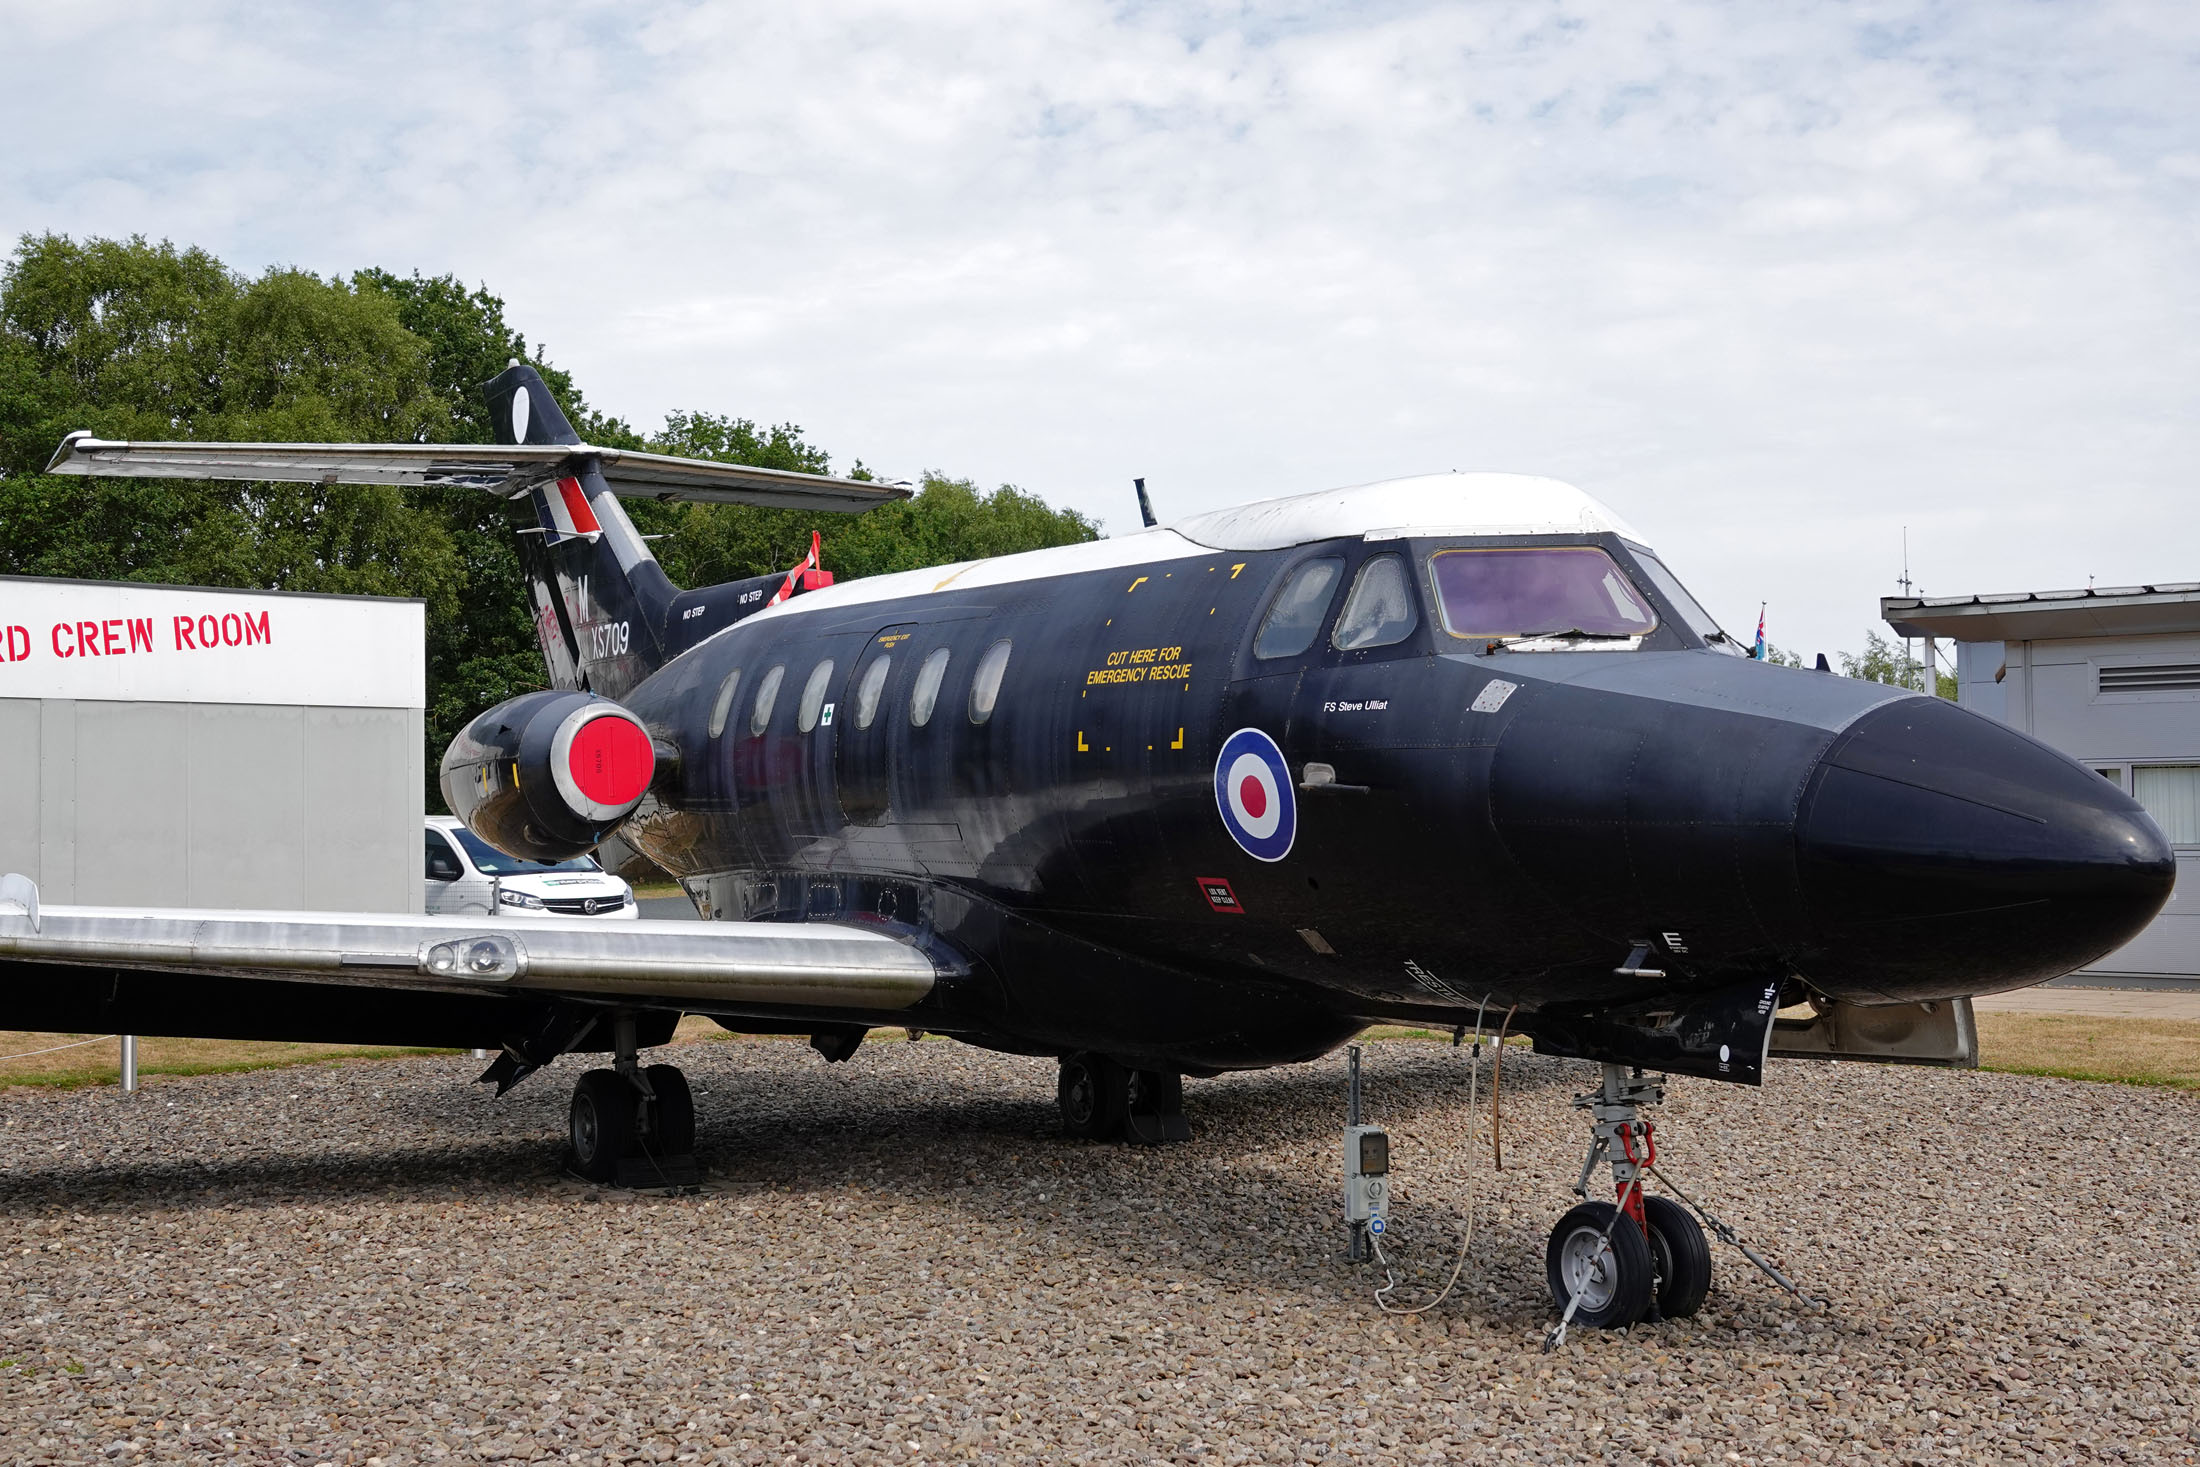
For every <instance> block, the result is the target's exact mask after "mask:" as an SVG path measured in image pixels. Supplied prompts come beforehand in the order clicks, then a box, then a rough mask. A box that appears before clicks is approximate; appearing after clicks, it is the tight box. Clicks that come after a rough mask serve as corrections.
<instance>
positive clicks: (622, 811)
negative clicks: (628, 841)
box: [442, 691, 657, 861]
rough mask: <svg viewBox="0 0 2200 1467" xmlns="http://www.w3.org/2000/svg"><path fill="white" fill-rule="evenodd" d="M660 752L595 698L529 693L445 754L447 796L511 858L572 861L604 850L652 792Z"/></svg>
mask: <svg viewBox="0 0 2200 1467" xmlns="http://www.w3.org/2000/svg"><path fill="white" fill-rule="evenodd" d="M656 769H657V756H656V751H655V750H654V749H653V748H651V746H650V740H649V731H648V730H647V729H645V728H643V727H642V724H641V720H639V719H637V718H636V717H635V716H634V715H633V714H631V713H629V712H627V711H626V710H625V709H624V708H621V707H620V706H619V705H618V704H616V703H614V702H612V701H611V700H610V699H609V698H599V697H596V696H595V695H594V694H592V693H579V692H571V691H567V692H557V691H552V692H543V693H525V694H522V695H521V696H519V697H517V698H509V699H507V700H505V701H504V702H502V703H499V704H497V706H496V707H494V708H491V709H490V710H489V711H488V712H486V713H484V714H482V715H480V716H479V717H478V718H476V719H475V720H474V721H473V722H472V723H469V724H467V725H466V727H465V729H464V730H462V731H461V732H460V733H459V735H458V737H457V738H455V739H452V740H451V746H450V747H449V748H448V749H446V750H444V751H443V772H442V784H443V798H444V800H445V801H447V802H448V803H449V805H450V807H451V813H452V814H453V815H456V816H457V817H458V818H459V819H461V820H463V821H465V822H466V828H467V829H469V830H471V831H472V832H473V833H474V834H476V835H478V836H480V837H481V838H482V839H483V840H485V841H487V842H488V843H489V844H490V845H493V846H495V847H496V848H497V849H498V850H500V851H503V852H504V853H505V854H506V855H510V856H518V857H520V858H521V859H522V860H528V861H564V860H570V859H571V858H572V857H574V856H578V855H583V854H585V853H587V852H589V851H592V850H594V849H595V848H596V846H597V844H598V843H599V842H600V841H602V840H603V838H604V837H605V836H607V835H609V834H610V833H611V832H612V831H613V830H614V829H616V828H617V826H618V824H619V822H620V821H622V820H624V819H626V817H627V816H629V815H631V814H633V813H634V807H635V806H637V805H639V804H640V803H641V802H642V796H643V795H645V794H647V793H648V792H649V781H650V778H651V776H652V775H654V774H655V773H656Z"/></svg>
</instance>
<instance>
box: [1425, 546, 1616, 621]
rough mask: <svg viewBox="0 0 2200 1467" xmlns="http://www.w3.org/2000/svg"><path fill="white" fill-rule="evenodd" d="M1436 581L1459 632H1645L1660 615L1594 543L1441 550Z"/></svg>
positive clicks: (1432, 569) (1435, 558) (1431, 561)
mask: <svg viewBox="0 0 2200 1467" xmlns="http://www.w3.org/2000/svg"><path fill="white" fill-rule="evenodd" d="M1428 568H1429V581H1430V583H1431V585H1432V586H1433V587H1434V589H1435V592H1436V605H1437V609H1438V611H1439V612H1440V613H1441V614H1442V616H1443V619H1444V630H1445V631H1447V632H1450V633H1451V634H1452V635H1453V636H1455V637H1541V636H1554V637H1560V636H1569V635H1571V636H1587V637H1639V636H1642V635H1643V634H1644V633H1646V632H1648V631H1650V630H1651V629H1652V628H1653V627H1655V626H1656V625H1657V624H1658V615H1657V613H1656V612H1655V611H1653V610H1651V608H1650V603H1649V602H1648V601H1646V600H1644V599H1643V595H1642V593H1641V592H1640V591H1637V590H1636V589H1635V588H1634V585H1633V584H1632V583H1631V582H1629V581H1628V579H1627V577H1626V576H1625V575H1624V574H1623V573H1622V572H1621V571H1620V568H1619V566H1618V565H1617V564H1616V563H1615V562H1614V561H1613V559H1612V557H1611V556H1609V555H1606V554H1605V553H1604V552H1603V551H1602V550H1599V549H1598V548H1597V547H1596V546H1594V545H1522V546H1497V547H1492V548H1490V549H1487V550H1465V549H1462V550H1439V551H1437V552H1436V553H1435V554H1433V555H1431V556H1430V557H1429V558H1428Z"/></svg>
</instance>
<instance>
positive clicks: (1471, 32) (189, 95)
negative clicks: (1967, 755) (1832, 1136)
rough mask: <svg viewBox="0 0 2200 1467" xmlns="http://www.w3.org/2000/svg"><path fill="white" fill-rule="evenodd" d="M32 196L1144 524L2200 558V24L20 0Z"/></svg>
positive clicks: (1856, 606)
mask: <svg viewBox="0 0 2200 1467" xmlns="http://www.w3.org/2000/svg"><path fill="white" fill-rule="evenodd" d="M0 27H4V29H5V31H6V33H7V34H9V35H10V36H11V38H20V39H21V44H20V45H18V46H17V47H15V48H14V49H16V50H17V52H18V55H17V57H16V60H17V65H16V66H15V67H14V68H12V71H13V75H14V83H15V84H14V85H13V86H12V87H11V90H10V92H9V94H8V95H7V98H6V100H5V101H0V109H4V114H0V122H4V123H5V125H6V126H7V130H8V134H9V136H10V137H11V139H12V140H14V143H15V144H16V145H15V146H11V148H10V149H8V150H7V151H6V154H5V155H4V156H0V226H4V227H6V228H7V229H8V230H9V231H10V232H11V233H13V232H20V231H23V230H45V229H53V230H59V231H64V232H68V233H73V234H78V235H84V234H94V233H132V232H144V233H147V234H152V235H156V236H159V235H167V236H170V237H173V238H175V239H177V240H179V241H191V242H195V243H199V244H203V245H206V246H207V247H209V248H211V249H213V250H214V251H216V252H217V253H219V254H220V255H222V256H223V257H224V258H225V259H228V260H229V261H231V262H232V263H233V264H237V265H239V266H243V267H246V268H257V267H260V266H263V265H266V264H269V263H274V262H294V263H298V264H302V265H306V266H308V267H311V268H316V269H320V270H323V271H339V270H347V269H350V268H352V267H354V266H357V265H361V264H369V263H373V264H381V265H384V266H387V267H389V268H393V269H398V270H406V269H411V268H415V267H417V268H420V269H423V270H426V271H429V272H431V273H433V272H441V271H455V272H457V273H459V274H460V275H462V276H464V277H465V278H467V279H469V280H483V281H487V282H488V283H489V284H490V285H491V286H492V287H493V288H495V289H497V290H498V291H499V292H501V293H502V294H504V295H505V296H506V297H507V299H508V301H509V302H510V305H511V310H512V313H513V316H514V318H515V319H516V320H517V321H518V322H519V323H520V324H521V326H522V327H523V329H525V330H526V331H527V332H528V333H529V335H530V337H531V338H535V339H540V340H543V341H546V342H547V343H549V345H550V348H551V350H552V352H553V354H554V356H555V357H556V359H557V360H559V361H560V362H561V363H562V364H564V365H567V366H569V367H571V368H572V369H573V370H574V371H575V372H576V373H577V374H578V375H579V376H580V379H581V380H582V382H583V383H584V384H585V385H586V386H587V388H588V390H589V392H590V394H591V396H592V397H593V398H594V399H595V400H597V401H598V402H599V403H601V404H603V405H605V406H608V407H610V408H613V409H614V410H617V411H620V412H622V413H625V414H627V415H628V416H630V417H633V418H635V419H637V420H639V421H643V422H653V421H655V420H656V419H657V418H658V417H660V416H661V415H662V413H663V412H664V411H665V410H667V409H670V408H680V407H708V408H712V409H716V410H722V411H734V412H740V413H745V414H749V415H752V416H756V417H761V418H765V419H780V418H791V419H794V420H796V421H799V422H801V423H802V424H803V425H804V426H805V427H806V428H807V429H809V430H810V432H811V434H812V435H813V437H814V438H815V439H816V440H817V441H819V442H822V443H824V444H826V445H827V446H829V447H831V448H833V449H834V450H835V451H836V452H837V453H839V454H840V455H841V456H842V457H843V460H845V459H846V458H847V457H849V456H852V455H855V454H861V455H862V456H864V457H865V458H866V459H867V460H868V461H870V462H871V463H873V464H874V465H879V466H882V467H886V468H890V469H893V470H896V471H901V472H913V471H914V470H916V469H918V468H921V467H927V466H932V467H941V468H946V469H950V470H953V471H957V472H967V473H972V474H974V475H976V476H978V477H980V478H981V479H986V480H1002V479H1013V480H1015V481H1017V482H1019V483H1022V484H1024V485H1026V486H1028V487H1030V488H1033V489H1036V490H1038V491H1040V492H1041V493H1044V494H1046V495H1047V496H1048V497H1050V498H1052V499H1055V500H1057V501H1066V502H1069V503H1074V504H1078V505H1080V506H1081V507H1085V508H1088V509H1092V510H1096V511H1098V512H1100V513H1102V514H1104V515H1106V516H1107V517H1108V518H1109V519H1110V520H1111V521H1112V522H1113V523H1115V524H1117V525H1124V524H1128V523H1132V522H1134V519H1135V516H1134V511H1133V510H1132V508H1131V504H1130V500H1129V495H1128V484H1127V481H1128V479H1129V478H1130V476H1131V475H1133V474H1138V473H1143V474H1145V475H1146V476H1147V477H1148V479H1149V480H1150V482H1151V484H1152V486H1153V488H1154V492H1155V495H1156V498H1157V500H1158V501H1159V502H1160V503H1161V505H1162V506H1163V508H1164V510H1165V512H1188V511H1191V510H1194V509H1202V508H1207V507H1211V506H1213V505H1216V504H1221V503H1227V502H1230V501H1232V500H1235V499H1242V498H1248V497H1254V496H1258V495H1261V494H1266V493H1274V492H1286V491H1290V490H1296V489H1306V488H1314V487H1319V486H1322V485H1325V484H1331V483H1340V482H1352V481H1357V480H1362V479H1368V478H1375V477H1382V476H1386V475H1390V474H1395V473H1404V472H1415V471H1420V470H1425V469H1431V468H1436V469H1441V468H1450V467H1461V468H1465V467H1508V468H1520V469H1527V470H1533V471H1539V472H1548V473H1553V474H1557V475H1559V476H1561V477H1566V478H1571V479H1573V480H1575V481H1576V482H1578V483H1581V484H1583V485H1584V486H1585V487H1588V488H1590V489H1591V490H1593V491H1594V492H1597V493H1599V494H1601V495H1602V496H1604V497H1605V498H1607V499H1609V500H1610V501H1611V502H1612V503H1613V504H1614V505H1615V506H1616V507H1617V508H1619V509H1620V510H1621V511H1622V512H1623V513H1624V514H1626V515H1627V516H1628V517H1629V518H1631V519H1632V520H1634V521H1635V522H1636V523H1637V524H1638V525H1641V526H1642V527H1643V528H1644V529H1645V531H1646V532H1647V533H1650V534H1652V535H1653V536H1654V537H1655V538H1656V539H1657V540H1658V541H1660V542H1661V544H1662V545H1663V546H1664V547H1665V549H1666V551H1667V553H1668V555H1669V557H1670V558H1671V559H1672V560H1673V561H1674V563H1675V564H1676V566H1677V567H1678V568H1679V569H1680V570H1681V571H1682V573H1683V574H1684V575H1685V576H1687V577H1689V578H1690V579H1691V580H1693V581H1694V582H1696V583H1697V585H1698V589H1699V590H1700V591H1701V592H1702V593H1703V594H1704V596H1705V597H1706V599H1707V600H1708V601H1709V602H1710V603H1711V604H1712V605H1713V607H1714V608H1715V609H1716V610H1718V611H1719V612H1720V613H1721V614H1722V615H1724V616H1725V617H1726V618H1728V619H1729V620H1730V621H1732V622H1734V623H1736V624H1737V625H1751V624H1753V618H1754V611H1755V603H1756V602H1757V601H1759V600H1768V601H1770V602H1771V603H1772V614H1771V619H1772V633H1773V636H1774V638H1775V640H1778V641H1781V642H1783V643H1788V644H1791V645H1795V646H1798V647H1800V648H1802V649H1803V650H1806V651H1809V650H1816V649H1817V648H1819V647H1827V648H1829V649H1830V648H1832V647H1836V646H1844V645H1846V646H1853V645H1855V644H1856V642H1857V641H1859V640H1860V638H1861V635H1862V631H1863V628H1864V627H1865V626H1866V625H1867V624H1868V623H1869V622H1870V620H1871V617H1872V614H1873V610H1874V605H1873V601H1874V598H1875V597H1876V596H1877V595H1879V594H1882V593H1883V592H1886V591H1888V590H1890V589H1891V584H1890V583H1891V579H1892V577H1893V575H1894V574H1895V572H1896V570H1897V568H1898V558H1899V541H1900V533H1901V527H1902V526H1903V525H1904V524H1908V525H1909V526H1910V527H1911V544H1912V547H1913V550H1912V555H1913V565H1914V567H1915V571H1916V574H1917V575H1918V577H1919V579H1920V580H1921V581H1922V582H1923V583H1924V584H1925V585H1926V586H1927V587H1928V588H1929V589H1931V590H1933V591H1947V592H1953V591H1959V590H1987V589H2007V588H2018V587H2028V586H2059V585H2067V584H2076V583H2082V582H2083V581H2084V579H2085V578H2086V577H2087V576H2088V575H2098V576H2100V577H2101V579H2102V580H2103V582H2104V583H2108V582H2119V581H2122V582H2129V581H2139V580H2148V579H2183V578H2200V564H2196V553H2195V551H2194V550H2193V548H2192V547H2193V544H2194V536H2193V531H2194V530H2195V529H2196V528H2200V525H2196V512H2195V510H2194V508H2193V495H2192V494H2191V492H2190V490H2191V486H2192V484H2193V480H2194V465H2195V463H2196V462H2200V421H2196V417H2200V415H2196V413H2195V406H2194V392H2195V388H2194V384H2195V383H2196V382H2200V371H2196V368H2200V283H2196V282H2200V271H2196V269H2195V266H2196V264H2200V259H2196V255H2200V232H2196V230H2195V227H2194V226H2195V222H2196V215H2200V208H2196V202H2200V166H2196V165H2195V163H2194V159H2195V158H2196V157H2200V136H2196V133H2200V116H2196V108H2195V105H2194V103H2193V101H2192V98H2193V97H2194V96H2200V86H2196V85H2195V83H2196V81H2200V77H2196V76H2195V69H2196V68H2195V57H2196V55H2200V12H2195V11H2193V10H2192V9H2191V8H2190V7H2183V6H2176V5H2166V4H2165V5H2139V4H2126V5H2121V6H2117V5H2103V6H2091V7H2070V6H2060V5H2049V4H2028V3H1995V4H1974V5H1897V4H1891V3H1878V4H1872V3H1865V4H1857V5H1848V6H1838V7H1836V6H1818V7H1808V8H1799V7H1759V6H1732V5H1713V4H1681V5H1662V6H1654V7H1622V6H1569V5H1546V4H1509V5H1508V4H1478V5H1471V6H1461V5H1453V4H1429V5H1420V4H1408V3H1396V4H1389V5H1382V6H1374V7H1362V8H1360V9H1356V10H1355V9H1338V10H1334V11H1308V12H1297V11H1284V10H1281V9H1276V10H1273V11H1270V10H1264V9H1261V8H1257V7H1252V8H1240V7H1232V6H1222V5H1212V6H1204V7H1203V6H1194V5H1187V6H1179V7H1170V8H1161V7H1111V6H1104V5H1095V4H1074V3H1050V4H1028V5H1016V4H1006V3H1004V4H976V3H963V4H953V3H931V4H925V5H897V4H888V3H877V4H856V3H833V0H820V3H812V4H808V5H802V6H777V7H767V6H744V7H732V6H717V5H695V6H672V5H661V6H649V5H636V6H610V5H567V6H529V7H517V6H515V7H508V8H504V9H497V10H488V9H483V10H466V9H463V8H453V7H438V6H428V5H393V6H385V7H382V8H380V9H378V10H373V11H365V10H361V11H358V12H356V13H347V14H344V15H333V14H324V13H319V12H315V11H312V10H308V9H306V8H302V7H301V8H297V9H286V8H280V7H261V6H242V5H240V6H234V7H231V8H228V9H218V8H200V9H198V10H196V11H194V12H191V13H189V14H184V13H179V12H175V11H173V10H172V9H171V8H167V7H140V6H122V5H114V6H105V7H101V6H97V5H76V6H71V7H65V8H64V7H36V8H34V7H29V6H21V7H17V6H11V5H0Z"/></svg>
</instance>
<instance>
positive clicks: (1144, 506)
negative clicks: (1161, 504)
mask: <svg viewBox="0 0 2200 1467" xmlns="http://www.w3.org/2000/svg"><path fill="white" fill-rule="evenodd" d="M1131 484H1132V487H1134V488H1136V489H1137V490H1138V517H1139V518H1140V519H1142V520H1144V521H1145V522H1146V528H1147V529H1149V530H1150V529H1152V528H1153V527H1154V526H1155V525H1158V524H1160V523H1161V522H1160V521H1159V520H1157V519H1155V518H1154V517H1153V501H1152V500H1150V499H1148V498H1147V497H1146V481H1145V480H1144V479H1133V480H1131Z"/></svg>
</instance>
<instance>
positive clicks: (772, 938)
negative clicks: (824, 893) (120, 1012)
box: [0, 876, 961, 1009]
mask: <svg viewBox="0 0 2200 1467" xmlns="http://www.w3.org/2000/svg"><path fill="white" fill-rule="evenodd" d="M8 959H17V960H21V961H25V962H40V963H70V964H81V965H86V966H93V967H101V968H125V969H132V970H136V971H142V972H176V973H207V974H221V975H225V976H229V977H240V978H274V979H287V980H290V981H293V982H319V983H344V984H354V985H363V986H366V987H375V988H411V989H432V990H436V991H440V992H445V993H468V992H472V993H479V992H483V991H485V990H487V991H493V990H497V989H503V990H507V991H510V990H523V991H527V992H531V993H535V994H568V995H572V996H575V997H585V998H591V999H598V1000H614V1001H631V1002H636V1003H647V1002H652V1001H654V1002H656V1003H659V1004H664V1003H667V1002H681V1001H690V1002H696V1003H715V1004H743V1005H746V1004H774V1005H782V1004H783V1005H793V1006H799V1007H805V1008H812V1007H826V1008H847V1009H902V1008H906V1007H908V1006H909V1005H911V1004H913V1003H915V1002H917V1001H918V1000H919V999H921V998H923V997H924V996H925V995H926V994H928V993H930V992H931V991H932V987H933V985H934V984H935V983H936V982H937V981H939V980H941V979H943V978H950V977H954V976H957V975H958V974H959V973H960V971H961V969H960V968H958V967H955V966H953V965H952V964H951V962H950V960H948V959H945V958H941V957H936V956H934V955H928V954H927V953H926V952H925V951H924V950H922V949H920V948H917V947H915V946H913V945H911V944H909V943H907V942H904V941H902V940H900V939H899V938H897V937H895V936H894V935H892V934H891V933H889V932H887V931H885V930H869V929H865V928H861V927H852V926H835V925H829V924H825V923H792V922H651V921H638V922H604V921H589V920H587V919H585V918H556V917H550V918H528V919H523V920H516V921H497V920H494V919H491V918H469V917H416V916H410V915H405V914H388V915H385V914H382V913H369V912H245V911H236V912H231V911H211V910H208V911H201V910H193V909H170V910H158V909H136V908H127V907H77V906H50V907H43V908H42V907H41V906H40V904H39V900H38V889H37V887H36V886H35V885H33V884H32V883H31V882H30V881H29V880H28V879H26V878H24V877H21V876H8V877H5V878H0V962H4V961H5V960H8ZM0 974H4V969H0ZM0 981H4V977H0Z"/></svg>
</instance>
